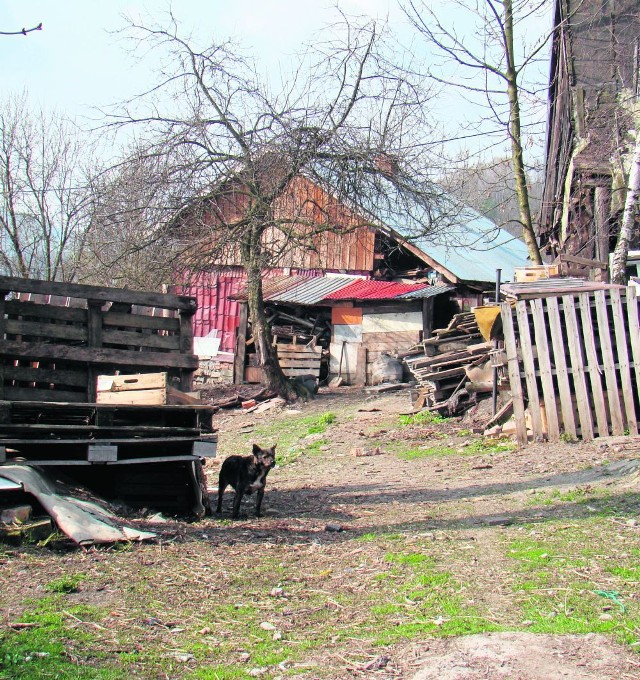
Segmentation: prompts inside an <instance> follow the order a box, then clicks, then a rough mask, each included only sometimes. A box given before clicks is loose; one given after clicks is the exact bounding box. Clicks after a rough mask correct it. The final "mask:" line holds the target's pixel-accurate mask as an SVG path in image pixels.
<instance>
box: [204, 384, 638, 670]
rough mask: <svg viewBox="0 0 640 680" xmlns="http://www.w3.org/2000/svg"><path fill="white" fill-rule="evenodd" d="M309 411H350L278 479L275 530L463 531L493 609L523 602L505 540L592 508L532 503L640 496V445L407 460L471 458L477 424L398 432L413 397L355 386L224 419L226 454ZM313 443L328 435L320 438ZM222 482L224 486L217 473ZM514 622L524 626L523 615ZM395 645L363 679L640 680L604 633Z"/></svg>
mask: <svg viewBox="0 0 640 680" xmlns="http://www.w3.org/2000/svg"><path fill="white" fill-rule="evenodd" d="M300 410H302V413H303V414H304V415H305V416H311V415H313V414H318V415H320V414H322V413H326V412H327V411H330V412H333V413H337V414H338V415H339V418H338V422H337V424H336V425H335V426H333V427H331V428H329V429H328V430H327V431H326V432H325V433H323V434H322V435H321V436H320V437H321V439H322V447H321V448H322V451H321V455H315V456H313V458H310V457H303V458H301V459H300V460H298V461H296V462H295V463H293V464H291V465H287V466H286V467H284V468H282V469H280V470H276V471H275V473H274V474H273V475H272V477H271V479H270V489H269V491H268V494H267V499H268V507H269V510H268V512H267V518H266V519H265V520H264V521H262V522H261V523H260V533H261V536H263V537H264V538H265V539H268V540H276V541H286V542H299V541H305V540H307V539H309V538H310V537H313V536H322V537H323V538H322V540H323V541H327V540H329V541H330V540H331V539H330V538H326V537H327V534H326V532H324V531H323V530H324V529H325V527H326V525H335V526H339V527H340V528H341V529H342V530H343V531H344V532H345V533H344V534H336V535H335V536H344V535H346V534H352V533H358V534H363V533H364V534H366V533H367V532H375V533H378V534H379V533H381V532H382V533H384V532H388V533H391V534H393V533H398V532H402V533H403V534H404V535H405V536H406V535H407V534H411V533H414V534H415V535H419V536H429V535H430V536H432V537H433V538H434V540H438V539H440V538H444V540H447V538H450V537H451V536H452V534H453V533H455V542H456V543H458V544H460V543H463V544H464V542H465V541H468V542H469V543H470V545H471V544H472V546H473V548H472V549H471V552H472V553H473V555H475V556H474V557H473V558H472V559H470V560H467V561H466V563H465V562H464V561H462V562H460V561H458V563H457V565H456V568H457V571H456V573H457V575H458V577H459V578H461V579H462V580H464V579H465V578H466V579H469V580H472V581H474V582H475V583H476V584H478V583H480V584H484V587H480V588H477V589H476V602H477V603H479V604H483V605H486V606H487V608H488V609H489V611H500V610H503V611H508V610H509V608H510V605H511V603H512V600H513V593H512V592H509V589H508V588H507V587H506V586H505V584H504V583H503V584H502V586H501V585H500V582H501V580H503V578H502V575H503V572H504V571H505V570H504V569H503V566H504V563H505V561H506V557H505V555H504V551H503V550H500V549H498V543H497V542H496V532H499V531H500V530H501V529H502V528H504V527H508V526H512V525H514V524H523V523H536V522H539V523H543V522H545V521H547V520H557V519H560V520H566V521H571V520H572V519H575V518H578V517H581V516H584V515H588V514H589V513H590V512H591V511H592V508H591V507H590V506H582V505H580V504H570V505H568V506H567V507H558V506H557V505H549V506H546V507H545V506H544V505H543V506H540V505H539V504H534V505H532V504H531V503H530V502H529V499H531V498H532V496H536V495H537V494H538V495H544V494H547V495H553V494H556V495H558V494H562V493H563V492H566V493H567V495H570V494H571V491H572V490H576V489H579V490H580V489H588V490H591V491H594V490H596V489H603V490H606V493H613V492H614V490H616V489H618V488H622V487H624V488H629V487H631V488H632V489H633V490H634V491H637V488H638V483H637V470H638V469H639V468H640V451H638V450H631V451H630V450H629V449H628V447H627V448H626V449H625V448H623V447H621V446H619V445H616V444H615V443H614V444H611V445H606V444H603V443H602V442H600V443H590V444H558V445H553V446H551V445H549V444H536V445H531V446H529V447H528V448H526V449H523V450H509V451H505V452H491V453H490V454H489V453H486V452H483V451H479V452H478V453H475V454H471V455H464V456H462V455H461V456H455V455H453V456H447V457H433V458H428V457H427V458H422V459H418V460H403V459H401V458H398V457H397V456H395V455H392V454H391V453H389V452H388V451H387V449H392V448H393V445H394V443H397V441H398V440H401V441H402V442H404V444H407V443H411V441H415V443H416V444H417V445H424V443H425V441H428V442H430V441H435V442H436V443H438V444H439V445H441V446H444V447H451V448H453V449H455V450H456V451H457V452H459V453H464V452H465V447H466V446H468V445H469V442H468V440H469V439H470V437H469V430H468V429H465V427H464V423H459V422H455V423H453V424H452V423H448V422H447V423H442V424H437V423H436V424H428V425H422V426H409V427H406V428H403V429H402V431H401V432H398V430H397V427H395V426H394V425H391V424H390V423H392V422H393V423H397V419H398V416H399V415H401V414H406V413H407V412H408V411H409V410H410V404H409V397H408V394H407V393H406V392H403V393H392V394H389V395H388V396H379V397H371V396H369V395H366V394H365V393H358V392H355V391H350V392H347V393H345V392H343V393H338V394H335V393H325V394H322V395H320V397H319V398H318V399H317V400H315V401H314V402H312V403H310V404H307V405H305V406H303V407H298V408H293V409H284V410H283V411H281V412H280V413H278V414H274V413H267V414H266V415H263V416H261V417H255V418H252V417H250V416H247V417H243V416H241V415H240V416H233V417H230V416H226V415H224V414H222V415H221V416H219V418H218V421H219V424H220V426H221V432H222V437H221V450H222V454H223V457H224V455H225V454H229V453H232V452H233V451H235V447H236V446H237V435H238V433H240V432H244V433H247V432H249V433H251V432H254V433H256V434H257V433H259V431H260V426H261V423H263V422H265V421H268V422H273V420H274V419H276V420H278V421H280V422H283V423H286V421H287V418H293V417H299V415H300V414H299V413H298V412H299V411H300ZM471 424H473V423H471ZM461 431H462V432H461ZM471 439H473V438H472V437H471ZM309 440H310V441H311V442H313V441H314V438H313V435H312V436H310V437H309ZM261 443H264V444H270V443H271V442H261ZM376 447H377V448H378V449H380V451H381V453H380V455H371V456H364V457H355V456H354V455H353V453H354V450H355V449H360V450H362V451H371V450H374V451H375V449H376ZM210 479H211V486H212V487H213V486H215V468H214V469H213V470H210ZM636 500H637V499H636ZM248 523H251V520H249V522H248ZM637 538H638V537H637V534H636V535H634V540H636V541H637ZM336 540H339V539H337V538H336ZM454 552H456V550H452V554H453V553H454ZM457 552H459V551H457ZM476 556H477V557H476ZM480 556H481V557H480ZM480 565H481V566H480ZM482 600H484V602H482ZM512 623H513V624H514V626H515V625H517V624H518V623H519V621H518V620H517V619H515V618H514V619H513V621H512ZM395 651H396V653H395V655H394V656H393V657H392V658H390V659H389V660H388V662H387V659H386V658H385V657H382V661H380V658H375V659H374V660H373V662H372V663H371V664H370V665H369V666H368V667H367V666H365V667H364V671H362V672H360V673H359V674H360V675H363V676H365V677H366V676H369V675H371V676H372V677H373V676H374V675H375V677H401V678H414V680H431V679H433V680H436V679H438V680H475V679H479V678H486V679H489V680H491V679H493V678H509V679H510V680H515V679H517V680H538V679H540V680H542V679H543V678H544V679H545V680H546V679H555V678H576V679H577V678H581V679H589V680H596V679H603V678H640V662H639V658H638V657H637V656H636V655H635V654H633V653H632V652H631V651H630V650H629V648H626V647H623V646H620V645H617V644H616V643H615V642H613V641H612V639H611V638H609V637H605V636H603V635H595V634H590V635H586V636H585V635H581V636H577V635H536V634H532V633H526V632H504V633H500V632H496V633H486V634H482V635H470V636H465V637H455V638H452V639H428V640H426V641H423V642H414V643H410V644H406V645H400V646H398V647H397V648H396V650H395ZM376 664H378V665H376ZM356 674H358V673H356Z"/></svg>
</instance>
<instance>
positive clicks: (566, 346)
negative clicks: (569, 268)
mask: <svg viewBox="0 0 640 680" xmlns="http://www.w3.org/2000/svg"><path fill="white" fill-rule="evenodd" d="M501 311H502V321H503V328H504V334H505V349H506V354H507V362H508V368H509V382H510V386H511V392H512V396H513V400H514V414H515V417H516V434H517V438H518V441H519V443H520V444H525V443H526V442H527V441H528V437H529V434H530V433H531V432H532V433H533V438H534V440H543V439H546V440H548V441H551V442H555V441H558V440H559V439H560V438H561V437H563V436H566V437H569V438H571V439H575V438H580V439H583V440H590V439H593V438H594V437H606V436H609V435H621V434H634V435H635V434H637V433H638V417H639V415H640V401H639V396H638V388H639V387H640V327H639V316H640V315H639V313H638V298H637V295H636V291H635V288H633V287H629V288H627V289H626V290H622V289H619V288H611V289H606V290H598V291H595V292H590V293H586V292H585V293H573V294H571V293H568V294H565V295H558V296H546V297H536V298H534V299H529V300H518V301H517V302H516V303H515V305H513V306H512V305H511V304H509V303H506V302H505V303H503V304H502V308H501ZM527 410H528V413H529V417H527V415H526V413H527Z"/></svg>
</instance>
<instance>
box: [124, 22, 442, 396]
mask: <svg viewBox="0 0 640 680" xmlns="http://www.w3.org/2000/svg"><path fill="white" fill-rule="evenodd" d="M131 29H132V30H133V31H134V32H135V34H136V37H137V39H138V41H140V44H141V45H142V46H144V48H145V49H161V50H162V51H163V52H162V53H163V55H164V61H163V64H164V69H163V78H162V81H161V82H160V83H159V84H158V85H157V86H155V87H154V88H153V89H151V90H150V91H149V92H147V93H145V95H143V96H141V97H140V98H139V99H137V100H135V101H133V102H129V103H128V104H127V105H126V106H125V108H124V110H122V111H121V112H120V113H119V114H118V116H117V117H116V118H114V119H113V123H112V125H114V126H122V125H127V126H128V125H135V126H137V128H138V129H142V130H144V135H145V139H144V148H145V157H146V159H148V161H149V164H151V165H154V166H155V167H156V170H157V172H158V176H159V177H161V181H162V182H163V185H164V186H165V187H166V189H165V190H164V191H162V192H157V193H156V196H155V197H154V200H153V201H151V203H147V202H145V203H144V205H145V208H144V210H145V211H146V212H147V216H146V219H147V220H149V224H150V225H157V228H156V229H154V230H153V234H154V236H155V238H157V239H158V241H157V242H158V243H167V244H168V252H171V253H172V254H174V255H175V256H176V263H177V264H178V265H179V266H180V267H181V268H182V269H184V270H187V271H191V272H197V271H198V270H199V269H202V268H210V267H211V266H213V265H216V264H225V263H231V262H240V263H241V264H242V266H243V267H244V269H245V272H246V276H247V292H248V305H249V312H250V317H251V320H252V328H253V333H254V338H255V341H256V350H257V353H258V356H259V359H260V364H261V365H262V367H263V368H264V370H265V374H266V382H267V384H268V386H269V387H270V388H272V389H274V390H275V391H277V392H279V393H280V394H283V395H284V396H287V397H292V396H293V392H292V387H291V384H290V383H289V382H288V381H287V380H286V379H285V377H284V375H283V373H282V371H281V369H280V367H279V365H278V362H277V359H276V356H275V353H274V348H273V346H272V338H271V332H270V329H269V325H268V323H267V319H266V316H265V312H264V303H263V295H262V274H263V271H264V270H265V269H266V268H269V267H274V266H277V265H278V261H279V259H280V258H281V257H282V256H283V254H284V253H286V252H290V250H291V248H294V247H296V246H297V247H300V246H303V247H307V248H313V247H314V238H315V237H316V236H317V235H318V234H319V233H321V232H323V231H327V230H331V229H336V228H340V229H342V230H345V231H346V230H348V229H357V228H358V227H362V226H367V225H368V226H371V224H372V223H373V217H372V216H374V215H375V216H378V217H379V216H380V215H381V214H384V215H391V214H394V215H404V217H405V222H406V224H407V226H408V227H409V228H410V231H411V232H412V233H413V234H414V235H415V236H419V235H424V234H425V233H427V232H432V231H434V230H435V228H436V225H437V226H438V228H439V229H440V230H441V231H443V232H445V231H447V225H450V224H451V221H450V220H448V219H447V218H446V216H445V208H444V207H443V206H444V204H445V201H443V200H442V191H441V190H440V189H438V188H437V187H435V186H434V184H433V182H432V181H431V180H430V174H429V173H430V172H433V163H432V162H429V161H428V160H427V159H426V158H425V148H427V147H426V146H425V145H424V144H423V142H424V139H425V135H426V131H427V130H428V128H429V126H428V122H427V120H426V115H425V112H426V111H427V110H428V109H427V106H426V102H427V99H428V96H429V93H427V92H425V91H423V89H421V87H419V85H418V84H417V83H416V82H412V80H411V78H410V77H409V76H408V73H409V72H408V70H406V69H403V68H400V67H399V66H397V65H396V63H394V60H392V59H391V58H389V57H388V56H387V55H386V53H385V51H384V49H383V40H382V38H381V35H380V33H379V31H378V27H377V26H376V25H375V24H364V25H359V26H355V25H353V24H349V23H345V24H343V26H342V30H343V32H342V34H341V36H340V38H336V39H335V40H330V41H327V42H318V43H316V45H315V47H314V49H313V50H311V51H310V52H309V53H307V54H306V56H304V57H303V58H301V63H300V66H299V68H298V70H297V71H296V72H295V73H292V74H289V75H288V76H287V77H286V78H284V79H283V85H282V88H281V89H280V91H279V92H277V93H274V91H273V90H274V86H273V83H271V84H269V83H268V82H267V81H266V80H265V79H261V78H260V76H259V69H258V68H257V67H256V64H254V63H253V62H251V61H250V60H248V59H246V58H244V57H243V56H241V54H240V52H239V50H238V49H237V48H236V47H235V46H233V45H231V44H226V43H216V44H214V45H212V46H211V47H209V48H206V49H204V50H198V49H196V48H195V47H194V46H193V45H192V42H193V41H191V40H187V39H184V38H183V37H181V35H180V33H179V31H178V26H177V25H176V22H175V21H174V20H173V18H171V21H170V25H169V27H168V28H165V27H147V26H143V25H139V24H132V25H131ZM336 30H337V29H336V27H334V32H333V33H332V35H335V31H336ZM168 95H170V98H169V97H168ZM168 104H169V105H170V106H168ZM151 159H153V160H151ZM159 159H163V160H162V161H160V160H159ZM380 159H385V160H386V162H383V163H380ZM307 180H308V181H311V182H313V184H314V186H318V187H323V188H324V191H325V193H326V195H328V196H329V197H330V200H329V201H328V203H324V204H321V203H320V202H318V201H317V200H315V199H314V197H313V195H312V194H309V193H304V192H299V191H296V190H295V185H296V183H304V182H305V181H307ZM387 189H393V191H388V190H387ZM410 198H411V200H409V199H410ZM151 204H153V205H154V206H155V208H156V211H157V212H156V214H155V217H152V216H151V214H150V212H149V205H151ZM449 204H451V201H449ZM416 205H418V206H419V209H418V210H416ZM340 206H343V207H344V206H351V207H352V208H353V210H348V209H343V210H342V211H341V208H340ZM410 206H411V207H410ZM447 210H449V211H450V205H449V206H448V208H447ZM347 213H349V214H348V215H347ZM367 216H369V217H367ZM162 225H164V226H162Z"/></svg>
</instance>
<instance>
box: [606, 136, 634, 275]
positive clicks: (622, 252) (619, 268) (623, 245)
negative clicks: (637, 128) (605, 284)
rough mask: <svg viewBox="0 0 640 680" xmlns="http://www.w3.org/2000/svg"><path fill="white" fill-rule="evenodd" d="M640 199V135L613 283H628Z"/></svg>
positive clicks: (623, 215)
mask: <svg viewBox="0 0 640 680" xmlns="http://www.w3.org/2000/svg"><path fill="white" fill-rule="evenodd" d="M639 198H640V135H638V136H637V139H636V145H635V150H634V152H633V158H632V159H631V170H630V171H629V181H628V183H627V193H626V197H625V203H624V211H623V213H622V222H621V224H620V233H619V234H618V240H617V242H616V247H615V251H614V253H613V257H612V259H611V282H612V283H618V284H620V285H626V283H627V271H626V268H627V258H628V256H629V244H630V243H631V240H632V235H633V225H634V218H635V213H636V210H637V206H638V199H639Z"/></svg>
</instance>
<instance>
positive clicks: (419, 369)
mask: <svg viewBox="0 0 640 680" xmlns="http://www.w3.org/2000/svg"><path fill="white" fill-rule="evenodd" d="M492 347H493V343H490V342H482V336H481V335H480V331H479V330H478V324H477V323H476V320H475V316H474V314H473V313H472V312H468V313H461V314H456V315H455V316H454V317H453V319H452V320H451V322H450V323H449V325H448V326H447V327H446V328H439V329H436V330H434V332H433V336H432V337H431V338H428V339H427V340H424V341H423V342H422V343H420V344H419V345H416V346H415V347H414V348H413V349H412V350H411V351H409V352H404V353H403V356H402V359H403V361H404V363H405V364H406V365H407V367H408V368H409V370H410V371H411V373H412V375H413V376H414V378H415V380H416V382H417V383H418V385H419V390H418V393H417V395H416V398H415V400H414V407H416V408H423V407H425V406H426V407H428V408H431V409H433V410H447V411H449V412H455V411H457V410H459V408H460V407H461V406H462V404H463V400H461V399H460V398H457V399H456V397H459V396H460V392H461V391H462V390H466V388H467V387H469V385H468V383H472V382H473V380H470V379H469V378H468V371H469V369H471V368H473V367H475V366H482V365H484V364H486V363H487V362H488V361H489V352H490V350H491V349H492ZM465 396H466V397H468V396H469V391H468V390H466V393H465ZM466 401H468V400H466Z"/></svg>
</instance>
